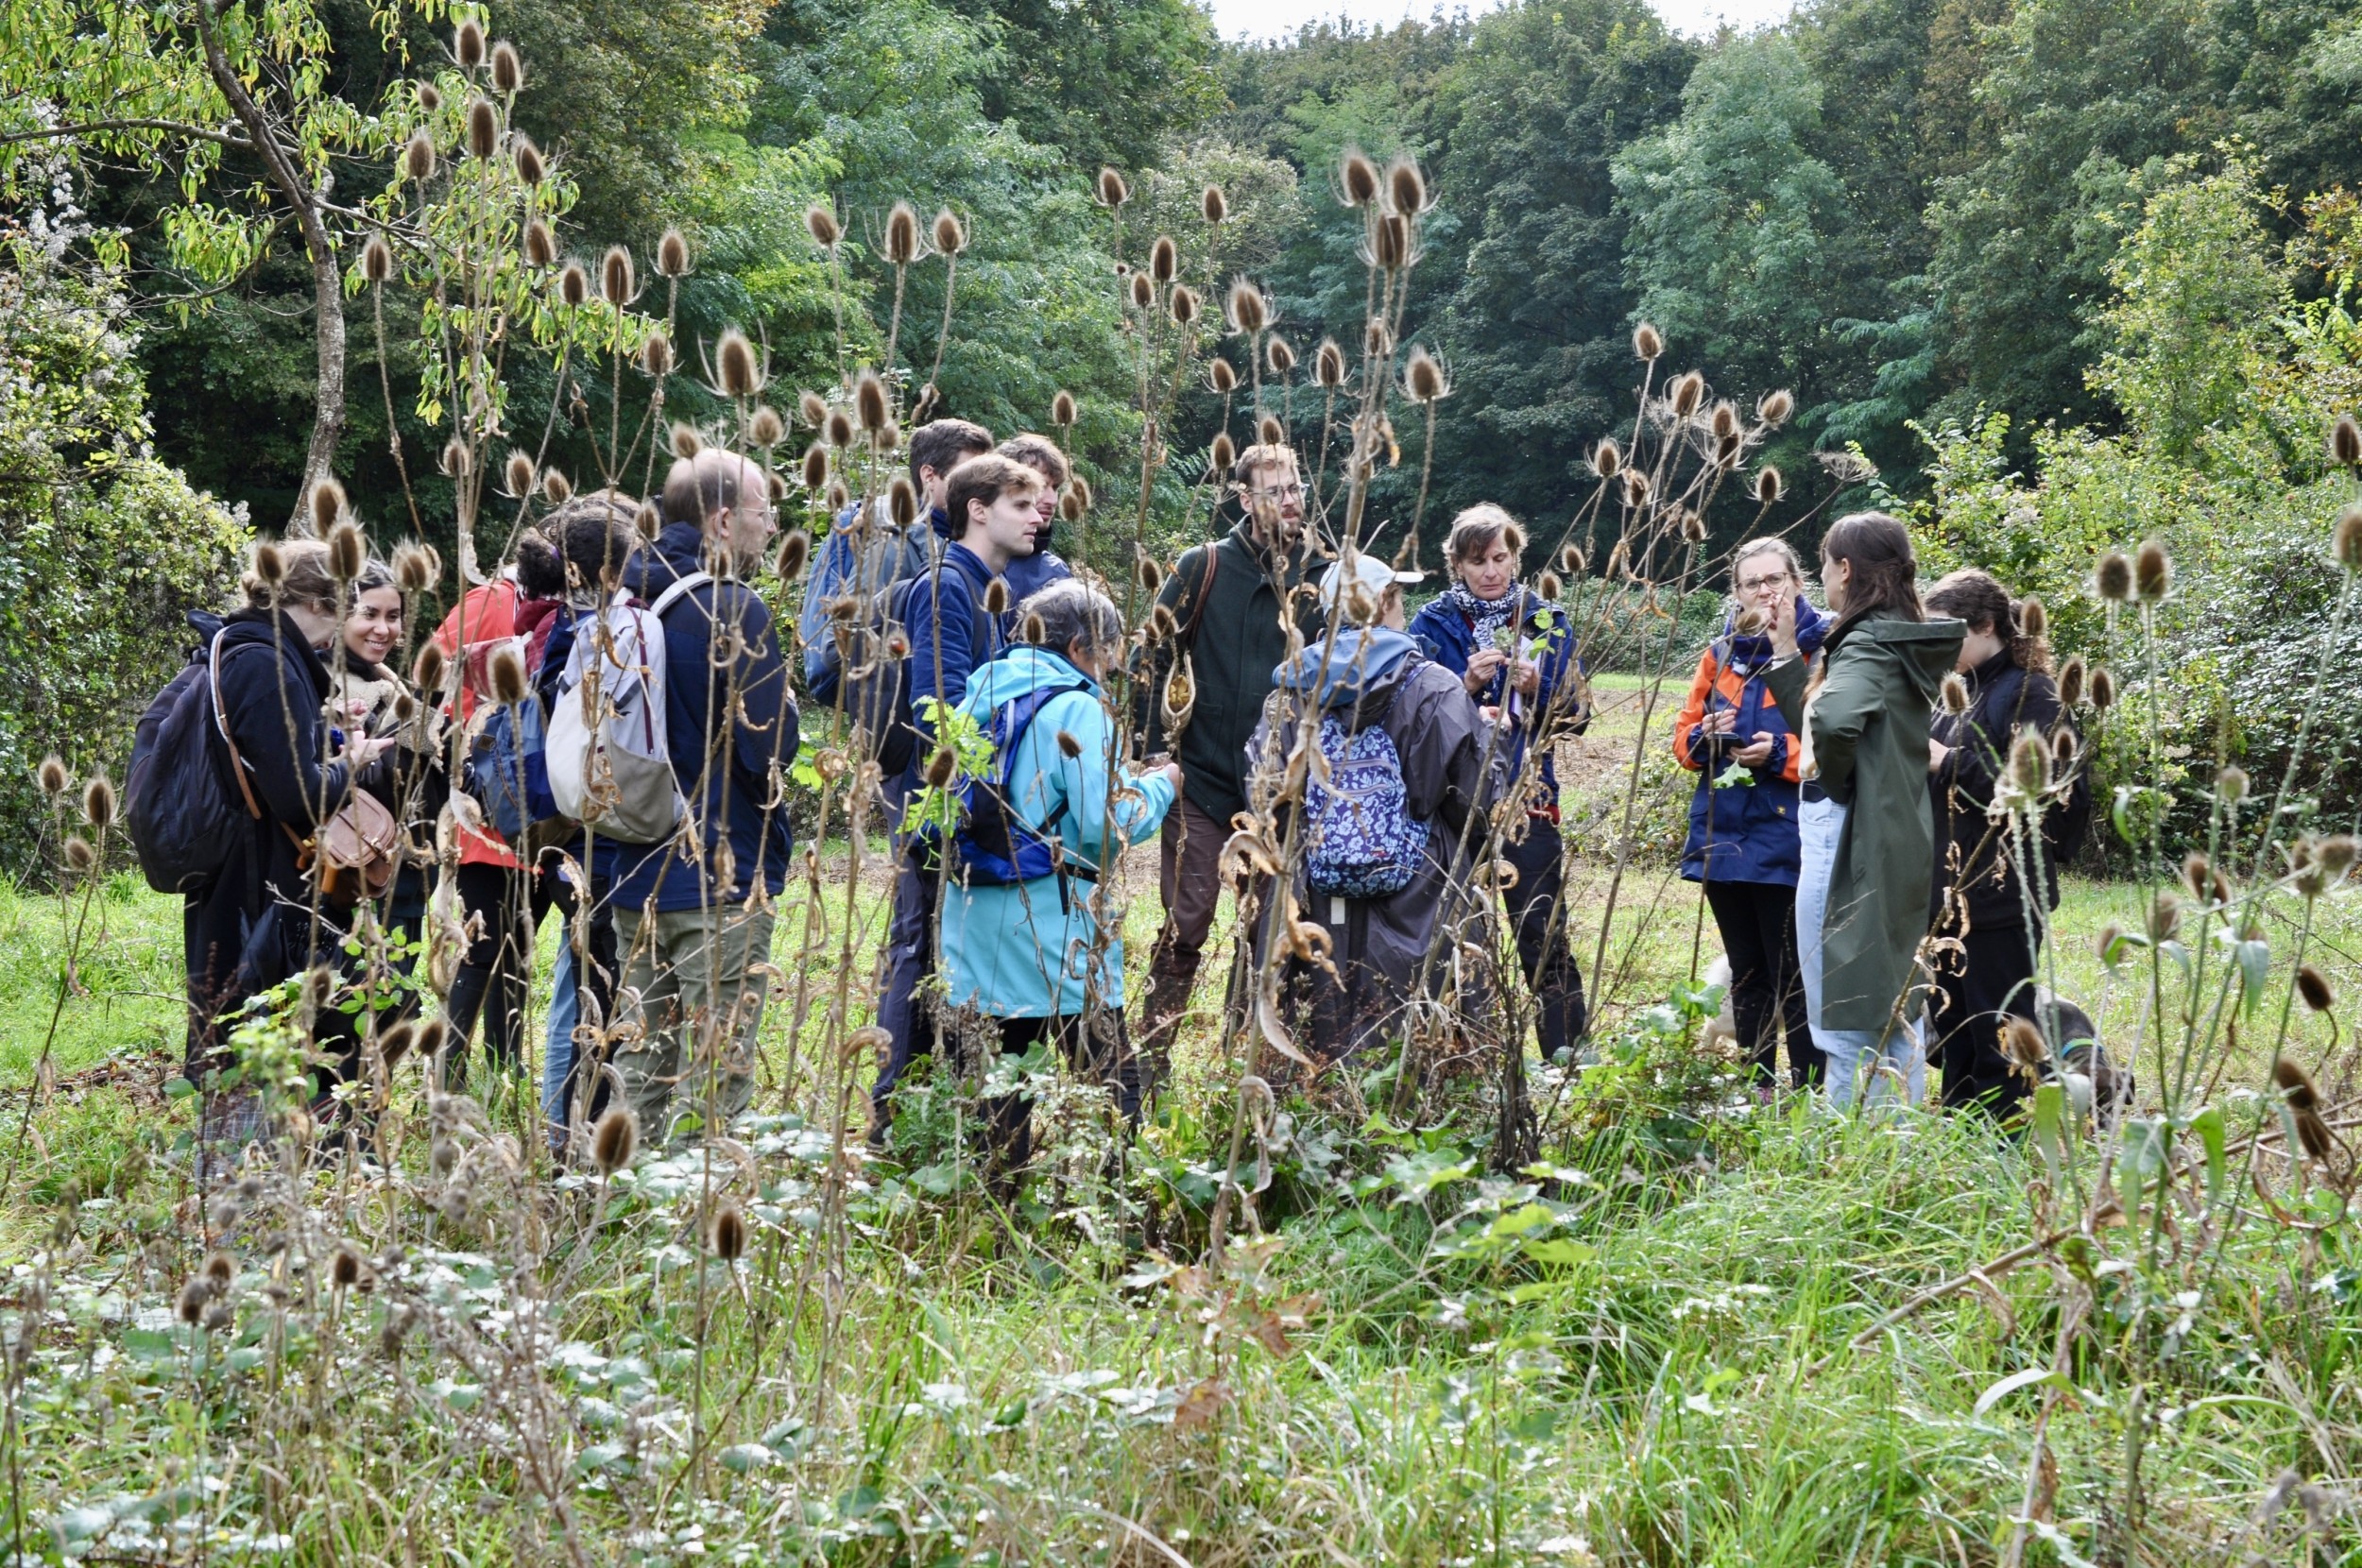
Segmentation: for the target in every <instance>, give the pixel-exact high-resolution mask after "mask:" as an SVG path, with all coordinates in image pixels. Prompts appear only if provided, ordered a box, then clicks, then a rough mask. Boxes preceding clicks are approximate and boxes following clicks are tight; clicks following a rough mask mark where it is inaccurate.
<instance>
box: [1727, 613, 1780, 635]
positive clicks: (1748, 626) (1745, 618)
mask: <svg viewBox="0 0 2362 1568" xmlns="http://www.w3.org/2000/svg"><path fill="white" fill-rule="evenodd" d="M1771 624H1772V622H1770V621H1768V620H1766V619H1765V618H1764V614H1763V612H1762V611H1761V610H1759V609H1754V608H1748V609H1743V610H1740V611H1739V612H1738V618H1737V620H1735V621H1733V622H1731V629H1732V630H1734V631H1736V632H1737V633H1738V635H1739V636H1741V637H1761V636H1762V635H1763V631H1764V628H1765V627H1767V626H1769V625H1771Z"/></svg>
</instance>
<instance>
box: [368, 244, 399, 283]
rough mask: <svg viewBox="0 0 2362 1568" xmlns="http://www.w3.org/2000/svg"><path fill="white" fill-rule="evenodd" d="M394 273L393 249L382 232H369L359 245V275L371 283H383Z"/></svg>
mask: <svg viewBox="0 0 2362 1568" xmlns="http://www.w3.org/2000/svg"><path fill="white" fill-rule="evenodd" d="M393 275H394V249H393V247H391V246H389V245H387V244H386V243H385V235H383V234H371V235H370V236H369V240H368V244H367V245H365V246H363V247H361V276H362V277H364V278H366V279H368V281H370V282H371V283H375V284H381V285H382V284H384V283H385V282H386V281H388V280H390V279H391V278H392V277H393Z"/></svg>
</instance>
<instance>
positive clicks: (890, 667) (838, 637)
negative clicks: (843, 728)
mask: <svg viewBox="0 0 2362 1568" xmlns="http://www.w3.org/2000/svg"><path fill="white" fill-rule="evenodd" d="M945 570H946V571H949V570H951V569H950V568H946V569H945ZM923 575H925V574H924V573H920V574H918V575H915V576H910V577H902V578H898V579H897V580H895V581H894V582H891V583H888V584H887V585H886V586H885V587H884V588H880V589H879V590H878V591H877V593H876V594H874V595H872V596H871V598H870V601H869V611H868V614H867V615H866V616H864V617H863V618H862V619H861V620H860V621H858V622H855V623H854V624H853V625H851V626H850V627H847V628H846V629H845V630H844V631H842V632H839V633H836V634H833V635H831V636H830V638H829V639H828V641H827V642H825V643H823V644H822V645H821V650H820V668H819V673H818V674H817V675H816V676H814V678H813V680H812V681H811V682H810V685H811V687H812V692H813V695H814V696H816V697H818V698H819V699H820V700H821V701H823V702H825V703H828V704H829V705H830V707H841V708H843V709H844V710H845V716H846V718H847V719H849V720H850V721H852V723H853V724H857V725H859V726H860V727H861V728H863V729H864V730H866V731H868V733H869V736H870V739H871V741H872V742H873V743H874V744H875V745H876V747H877V758H878V770H879V772H880V773H881V774H882V775H884V776H886V777H887V778H894V777H897V776H899V775H901V774H902V773H904V772H905V771H907V770H908V769H909V767H910V765H911V759H912V758H915V757H916V756H917V755H918V721H917V717H916V715H915V714H914V713H913V712H912V711H911V672H910V663H911V660H910V654H909V652H908V650H909V647H910V640H909V637H908V635H907V632H906V630H905V627H906V625H907V623H908V620H909V615H910V603H911V590H912V589H913V588H916V586H917V584H918V581H919V577H920V576H923ZM992 631H993V625H992V617H991V616H990V615H988V614H986V613H985V612H984V606H983V605H977V606H976V608H975V609H974V611H973V612H971V614H970V616H969V618H968V626H967V654H968V668H969V669H971V670H973V669H975V668H976V667H977V666H978V665H981V664H983V663H984V660H985V659H986V658H988V657H990V656H991V654H992ZM897 637H901V638H902V639H903V641H902V647H903V649H904V653H903V655H902V656H901V657H899V658H894V657H889V656H888V655H887V651H886V650H887V646H888V644H889V643H890V642H891V641H892V640H893V639H895V638H897Z"/></svg>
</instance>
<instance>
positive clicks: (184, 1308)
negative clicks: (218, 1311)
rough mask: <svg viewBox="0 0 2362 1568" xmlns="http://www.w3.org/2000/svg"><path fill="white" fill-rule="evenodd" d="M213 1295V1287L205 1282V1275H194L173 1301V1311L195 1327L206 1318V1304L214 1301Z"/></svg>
mask: <svg viewBox="0 0 2362 1568" xmlns="http://www.w3.org/2000/svg"><path fill="white" fill-rule="evenodd" d="M213 1297H214V1292H213V1288H212V1287H210V1286H209V1285H207V1284H206V1283H205V1276H204V1275H202V1274H197V1275H193V1276H191V1277H190V1279H189V1282H188V1283H187V1284H186V1285H183V1286H182V1287H180V1297H179V1299H178V1300H176V1301H175V1302H174V1303H173V1311H174V1313H175V1314H176V1315H177V1316H178V1317H179V1318H180V1321H182V1322H184V1323H186V1324H188V1325H189V1326H190V1327H191V1328H195V1327H196V1326H197V1323H198V1322H199V1321H202V1320H203V1319H204V1317H205V1304H206V1303H208V1302H210V1301H212V1300H213Z"/></svg>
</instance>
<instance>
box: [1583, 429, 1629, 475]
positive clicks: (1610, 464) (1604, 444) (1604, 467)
mask: <svg viewBox="0 0 2362 1568" xmlns="http://www.w3.org/2000/svg"><path fill="white" fill-rule="evenodd" d="M1623 466H1624V449H1623V448H1621V447H1619V446H1617V444H1616V442H1615V439H1614V437H1612V436H1611V437H1610V438H1609V439H1607V440H1604V441H1601V442H1600V444H1599V445H1598V446H1596V447H1593V448H1592V449H1591V471H1592V472H1593V473H1595V474H1598V475H1599V476H1600V478H1601V479H1613V478H1615V477H1616V475H1617V471H1618V470H1619V469H1622V468H1623Z"/></svg>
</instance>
